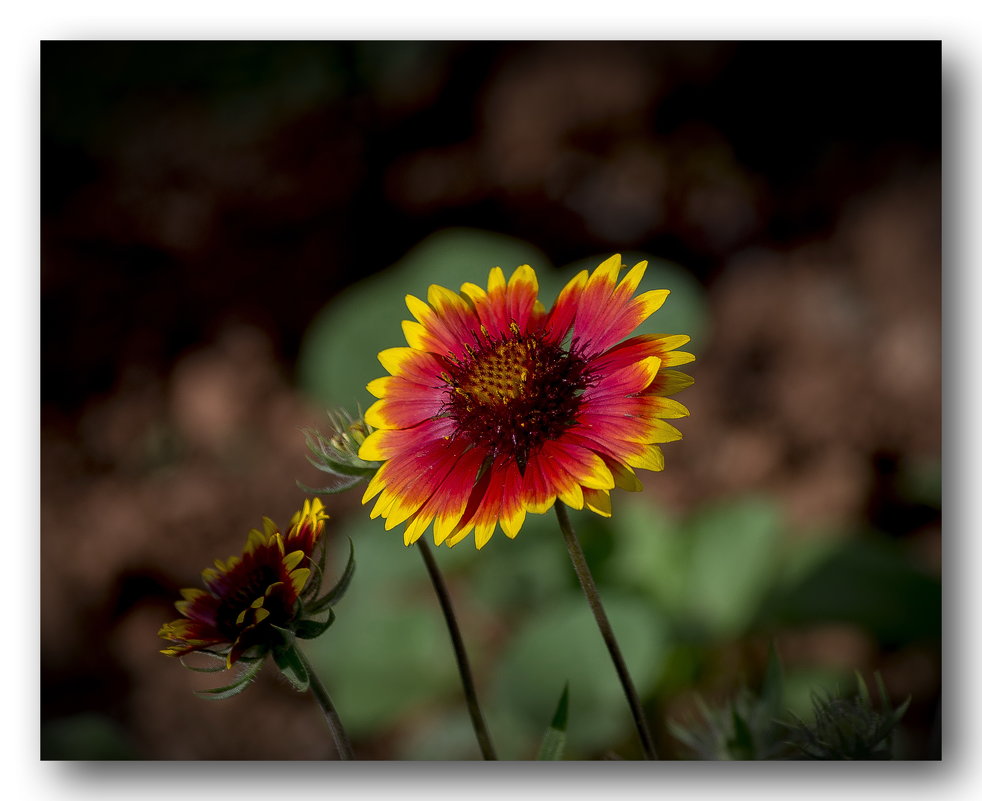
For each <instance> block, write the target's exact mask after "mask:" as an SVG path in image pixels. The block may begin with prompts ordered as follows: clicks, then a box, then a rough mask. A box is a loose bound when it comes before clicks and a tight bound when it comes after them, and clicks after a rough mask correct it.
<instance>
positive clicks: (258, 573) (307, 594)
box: [158, 498, 328, 668]
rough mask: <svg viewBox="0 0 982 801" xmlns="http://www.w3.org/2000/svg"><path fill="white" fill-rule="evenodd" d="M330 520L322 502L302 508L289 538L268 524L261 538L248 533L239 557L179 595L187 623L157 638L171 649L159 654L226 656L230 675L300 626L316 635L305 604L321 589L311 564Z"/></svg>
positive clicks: (173, 623)
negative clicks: (248, 654) (245, 660)
mask: <svg viewBox="0 0 982 801" xmlns="http://www.w3.org/2000/svg"><path fill="white" fill-rule="evenodd" d="M327 517H328V516H327V514H326V512H325V511H324V505H323V504H322V503H321V501H320V500H319V499H317V498H315V499H314V500H313V501H304V505H303V508H302V509H301V510H300V511H298V512H297V513H296V514H294V515H293V518H292V519H291V520H290V526H289V528H288V529H287V531H286V534H282V533H281V532H280V531H279V529H278V528H277V526H276V524H275V523H274V522H273V521H272V520H270V519H269V518H268V517H264V518H263V530H262V531H260V530H258V529H253V530H252V531H250V532H249V537H248V539H247V540H246V544H245V549H244V550H243V552H242V554H241V555H240V556H232V557H230V558H229V559H228V561H227V562H222V561H221V560H216V561H215V567H213V568H208V569H206V570H204V571H203V572H202V574H201V577H202V579H203V580H204V584H205V587H206V589H197V588H192V589H184V590H182V591H181V595H182V596H183V600H181V601H178V602H177V603H175V604H174V605H175V606H176V607H177V610H178V611H179V612H180V613H181V615H182V617H180V618H178V619H177V620H173V621H171V622H170V623H165V624H164V626H163V627H162V628H161V629H160V631H159V632H158V634H159V635H160V636H161V637H162V638H164V639H165V640H168V641H170V642H171V643H173V644H172V645H171V646H169V647H168V648H164V649H163V650H162V651H161V653H163V654H167V655H168V656H183V655H185V654H189V653H191V652H193V651H201V652H207V653H210V654H217V655H222V656H224V657H225V665H226V667H229V668H230V667H231V666H232V665H233V664H234V663H235V662H236V661H237V660H238V659H239V658H240V657H242V656H243V654H245V653H246V652H247V651H249V650H250V649H253V650H255V651H256V652H257V654H256V655H261V654H263V653H265V652H266V651H267V650H270V649H271V648H274V647H275V646H276V645H277V644H279V643H280V642H281V641H282V630H284V629H286V630H295V629H297V627H298V625H299V624H302V623H306V624H308V627H307V631H308V632H309V631H310V628H311V626H314V627H316V625H317V624H313V623H312V622H310V621H302V620H301V618H302V617H303V614H304V611H305V610H304V602H307V601H311V600H312V597H313V595H315V594H316V593H317V591H318V589H319V587H320V578H321V571H322V569H323V565H322V564H321V565H318V563H317V562H315V561H314V559H313V554H314V551H315V549H316V548H317V546H318V544H319V543H320V540H321V534H322V532H323V530H324V521H325V520H327ZM313 571H316V575H315V579H313V580H312V579H311V573H312V572H313ZM306 611H308V612H310V611H312V610H311V609H307V610H306ZM325 628H326V626H325ZM299 636H303V634H300V635H299Z"/></svg>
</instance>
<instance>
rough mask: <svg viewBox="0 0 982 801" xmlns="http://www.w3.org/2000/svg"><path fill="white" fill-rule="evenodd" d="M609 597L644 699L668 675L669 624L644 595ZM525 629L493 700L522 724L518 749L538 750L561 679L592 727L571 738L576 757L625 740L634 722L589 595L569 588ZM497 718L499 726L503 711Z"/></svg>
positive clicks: (500, 672)
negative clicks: (571, 689) (571, 688)
mask: <svg viewBox="0 0 982 801" xmlns="http://www.w3.org/2000/svg"><path fill="white" fill-rule="evenodd" d="M557 547H562V546H561V545H559V546H557ZM601 594H602V596H603V601H604V606H605V608H606V610H607V614H608V617H609V618H610V621H611V625H612V626H613V628H614V631H615V632H616V634H617V639H618V642H619V643H620V646H621V649H622V651H623V654H624V659H625V661H626V662H627V665H628V669H629V670H630V672H631V675H632V677H634V680H635V683H636V685H637V688H638V692H639V693H640V694H642V695H644V694H645V693H646V692H647V691H649V690H650V689H651V688H652V686H653V683H654V682H655V681H656V680H657V677H658V674H659V672H660V669H661V665H662V662H663V659H664V655H665V650H666V640H667V634H668V632H667V626H666V624H665V622H664V621H663V620H662V619H661V618H660V617H659V616H658V615H657V613H655V612H654V611H653V610H652V609H651V606H650V604H649V603H647V602H645V601H644V600H643V599H641V598H637V597H633V596H630V595H624V594H623V593H618V592H616V591H613V590H612V589H611V588H604V587H601ZM520 626H521V627H520V628H519V630H518V631H517V632H516V633H515V635H514V636H513V637H512V638H511V639H510V641H509V643H508V645H507V647H506V648H505V650H504V652H503V653H502V655H501V657H500V661H499V662H498V663H497V665H496V667H495V681H494V687H493V691H492V693H491V695H490V699H489V700H490V705H489V706H490V708H491V709H493V710H495V711H497V710H498V709H502V708H503V709H505V710H507V712H505V714H506V715H511V716H513V717H514V718H515V719H517V720H519V721H520V723H521V726H522V732H521V734H520V740H519V741H518V742H516V743H514V744H513V745H512V747H513V748H516V749H518V751H519V753H524V754H528V753H534V749H535V748H536V746H537V744H538V741H539V737H540V732H541V728H540V727H541V725H542V720H544V719H547V716H549V715H550V714H551V713H552V712H553V709H552V708H551V705H550V699H551V698H553V697H555V696H554V695H553V693H554V692H555V683H556V680H557V679H558V678H566V679H567V680H568V681H569V683H570V685H572V686H575V687H576V688H577V690H576V693H575V695H573V696H572V697H571V699H570V704H569V714H570V717H571V718H572V719H573V720H576V721H583V722H584V723H583V724H582V725H578V726H574V727H573V728H572V729H570V731H569V732H568V734H567V736H568V747H569V750H570V752H571V753H574V754H589V753H593V752H594V751H596V750H599V749H603V748H608V747H610V744H611V743H612V742H617V741H618V740H619V738H621V737H622V736H624V734H625V733H626V732H628V731H629V730H630V726H631V723H630V716H629V710H628V707H627V704H626V702H625V700H624V694H623V689H622V687H621V685H620V682H619V681H618V679H617V674H616V672H615V671H614V667H613V665H612V663H611V660H610V655H609V654H608V653H607V649H606V647H605V645H604V642H603V639H602V638H601V636H600V633H599V632H598V630H597V625H596V621H595V620H594V619H593V615H592V614H591V612H590V609H589V606H588V605H587V602H586V600H585V599H584V598H583V596H582V594H580V593H579V592H578V590H574V589H570V590H567V591H566V592H564V593H563V594H561V595H560V596H559V597H557V598H555V599H553V601H552V602H551V603H547V604H546V605H544V606H543V607H542V608H540V609H536V610H533V611H531V612H530V614H529V615H528V618H527V619H526V620H525V621H524V622H522V623H521V624H520ZM489 717H490V721H489V723H490V725H491V726H492V729H493V728H494V722H495V712H491V713H490V714H489Z"/></svg>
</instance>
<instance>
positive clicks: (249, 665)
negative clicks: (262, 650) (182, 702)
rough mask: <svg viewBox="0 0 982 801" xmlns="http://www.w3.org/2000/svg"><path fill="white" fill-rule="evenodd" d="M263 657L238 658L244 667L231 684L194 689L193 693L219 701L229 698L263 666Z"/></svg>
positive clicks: (236, 693)
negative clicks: (208, 688) (207, 688)
mask: <svg viewBox="0 0 982 801" xmlns="http://www.w3.org/2000/svg"><path fill="white" fill-rule="evenodd" d="M263 661H264V659H263V657H259V658H258V659H249V660H246V659H240V660H239V662H245V663H246V668H245V670H243V671H242V673H240V674H239V677H238V678H237V679H236V680H235V681H234V682H232V683H231V684H228V685H226V686H225V687H216V688H215V689H213V690H195V691H194V694H195V695H197V696H198V697H199V698H205V699H207V700H209V701H221V700H223V699H225V698H231V697H232V696H233V695H238V694H239V693H240V692H242V691H243V690H244V689H245V688H246V687H248V686H249V684H250V683H251V682H252V680H253V679H254V678H255V677H256V675H257V674H258V673H259V671H260V669H261V668H262V666H263Z"/></svg>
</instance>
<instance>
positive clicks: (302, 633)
mask: <svg viewBox="0 0 982 801" xmlns="http://www.w3.org/2000/svg"><path fill="white" fill-rule="evenodd" d="M333 622H334V610H333V609H329V610H328V615H327V620H323V621H321V620H301V621H299V622H298V623H297V624H296V625H295V626H294V627H293V633H294V634H296V635H297V636H298V637H299V638H300V639H302V640H313V639H315V638H317V637H320V636H321V634H323V633H324V632H325V631H327V630H328V629H329V628H330V627H331V624H332V623H333Z"/></svg>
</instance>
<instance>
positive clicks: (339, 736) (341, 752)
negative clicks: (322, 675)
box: [293, 646, 355, 759]
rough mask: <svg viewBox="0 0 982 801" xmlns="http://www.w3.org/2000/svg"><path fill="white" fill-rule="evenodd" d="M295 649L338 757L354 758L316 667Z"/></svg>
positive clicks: (345, 733) (349, 743) (349, 741)
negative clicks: (322, 713)
mask: <svg viewBox="0 0 982 801" xmlns="http://www.w3.org/2000/svg"><path fill="white" fill-rule="evenodd" d="M293 651H294V653H296V655H297V659H298V660H299V662H300V664H302V665H303V667H304V669H305V670H306V671H307V678H308V680H309V681H310V691H311V692H312V693H313V694H314V698H316V699H317V703H318V704H320V707H321V710H322V711H323V712H324V717H325V718H326V719H327V728H328V729H330V731H331V737H332V738H333V739H334V746H335V747H336V748H337V751H338V759H354V758H355V756H354V752H353V751H352V750H351V740H349V739H348V733H347V732H346V731H345V730H344V726H342V725H341V718H340V717H338V711H337V710H336V709H335V708H334V704H333V703H332V702H331V696H329V695H328V694H327V689H326V688H325V687H324V685H323V684H321V680H320V679H319V678H318V677H317V674H316V673H314V669H313V668H312V667H311V665H310V661H309V660H308V659H307V656H306V655H305V654H304V652H303V651H302V650H301V649H300V648H298V647H296V646H294V647H293Z"/></svg>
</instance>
